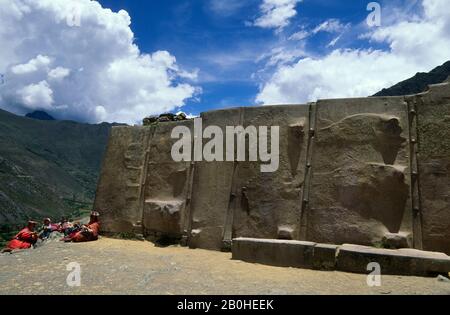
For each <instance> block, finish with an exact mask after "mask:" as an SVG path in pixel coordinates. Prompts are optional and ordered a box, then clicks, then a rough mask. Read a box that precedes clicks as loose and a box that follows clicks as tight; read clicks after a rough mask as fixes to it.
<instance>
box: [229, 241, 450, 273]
mask: <svg viewBox="0 0 450 315" xmlns="http://www.w3.org/2000/svg"><path fill="white" fill-rule="evenodd" d="M232 255H233V259H236V260H242V261H246V262H252V263H260V264H266V265H271V266H282V267H297V268H311V269H318V270H339V271H345V272H353V273H368V272H369V271H368V270H367V267H368V265H369V264H370V263H378V264H380V267H381V273H382V274H390V275H415V276H436V275H437V274H448V273H449V272H450V257H449V256H447V255H446V254H444V253H436V252H426V251H420V250H416V249H398V250H392V249H381V248H374V247H368V246H360V245H351V244H344V245H342V246H338V245H329V244H317V243H312V242H302V241H291V240H273V239H254V238H236V239H233V243H232Z"/></svg>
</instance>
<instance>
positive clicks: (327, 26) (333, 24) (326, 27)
mask: <svg viewBox="0 0 450 315" xmlns="http://www.w3.org/2000/svg"><path fill="white" fill-rule="evenodd" d="M346 27H347V26H346V25H345V24H342V23H341V22H340V21H339V20H338V19H329V20H326V21H325V22H323V23H322V24H320V25H318V26H317V27H316V28H315V29H314V30H313V31H312V32H313V34H317V33H319V32H327V33H338V32H341V31H343V30H344V29H345V28H346Z"/></svg>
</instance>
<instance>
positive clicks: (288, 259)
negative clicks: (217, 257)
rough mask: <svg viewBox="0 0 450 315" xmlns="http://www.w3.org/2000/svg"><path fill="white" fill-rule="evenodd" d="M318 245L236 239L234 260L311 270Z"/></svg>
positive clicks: (233, 251)
mask: <svg viewBox="0 0 450 315" xmlns="http://www.w3.org/2000/svg"><path fill="white" fill-rule="evenodd" d="M315 245H316V243H312V242H301V241H291V240H273V239H256V238H236V239H233V242H232V254H233V259H236V260H242V261H246V262H252V263H260V264H266V265H270V266H279V267H300V268H311V267H312V265H313V253H314V246H315Z"/></svg>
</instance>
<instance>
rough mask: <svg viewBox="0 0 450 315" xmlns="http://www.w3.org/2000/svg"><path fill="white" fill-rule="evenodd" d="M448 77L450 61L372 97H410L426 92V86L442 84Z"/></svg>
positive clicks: (449, 74)
mask: <svg viewBox="0 0 450 315" xmlns="http://www.w3.org/2000/svg"><path fill="white" fill-rule="evenodd" d="M449 76H450V61H447V62H446V63H444V64H443V65H442V66H439V67H437V68H435V69H433V70H431V71H430V72H428V73H423V72H421V73H417V74H416V75H415V76H414V77H412V78H410V79H408V80H405V81H402V82H400V83H398V84H396V85H394V86H392V87H390V88H388V89H383V90H381V91H380V92H378V93H377V94H375V95H373V96H400V95H411V94H416V93H421V92H424V91H426V89H427V87H428V85H430V84H437V83H442V82H444V81H445V80H446V79H447V78H448V77H449Z"/></svg>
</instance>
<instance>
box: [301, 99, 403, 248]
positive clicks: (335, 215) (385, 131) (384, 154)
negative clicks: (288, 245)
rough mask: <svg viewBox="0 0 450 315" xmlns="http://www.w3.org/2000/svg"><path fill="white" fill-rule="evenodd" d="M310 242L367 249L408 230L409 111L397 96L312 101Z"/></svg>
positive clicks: (308, 217) (307, 218) (306, 209)
mask: <svg viewBox="0 0 450 315" xmlns="http://www.w3.org/2000/svg"><path fill="white" fill-rule="evenodd" d="M316 106H317V114H316V128H315V129H316V130H315V137H314V143H313V145H314V146H313V159H312V179H311V186H310V188H309V189H310V199H309V200H308V201H309V204H308V207H306V208H305V211H306V214H305V217H306V224H305V225H306V239H307V240H308V241H314V242H320V243H331V244H342V243H346V242H348V243H355V244H362V245H373V244H378V243H381V241H382V239H383V237H384V235H385V234H386V233H388V232H390V233H399V232H412V224H411V222H412V209H411V198H410V170H409V146H408V137H409V135H408V118H407V106H406V104H405V102H404V100H403V98H401V97H397V98H365V99H343V100H326V101H319V102H317V105H316Z"/></svg>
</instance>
